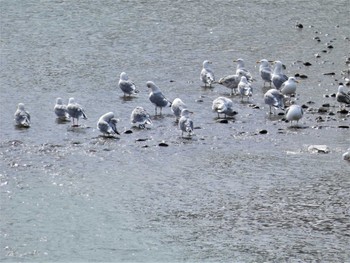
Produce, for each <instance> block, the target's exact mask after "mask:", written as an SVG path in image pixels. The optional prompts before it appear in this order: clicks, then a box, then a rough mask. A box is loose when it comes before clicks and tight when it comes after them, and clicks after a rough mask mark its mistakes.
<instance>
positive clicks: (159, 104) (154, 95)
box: [146, 81, 171, 115]
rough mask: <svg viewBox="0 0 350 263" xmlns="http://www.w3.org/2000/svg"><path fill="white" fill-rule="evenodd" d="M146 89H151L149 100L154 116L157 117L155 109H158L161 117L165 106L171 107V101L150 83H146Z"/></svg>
mask: <svg viewBox="0 0 350 263" xmlns="http://www.w3.org/2000/svg"><path fill="white" fill-rule="evenodd" d="M146 85H147V87H148V88H149V89H151V92H150V94H149V97H148V98H149V100H150V101H151V102H152V103H153V104H154V106H155V115H157V108H160V115H162V108H163V107H166V106H169V107H170V106H171V101H170V100H168V99H167V98H165V96H164V95H163V93H162V92H161V91H160V89H159V88H158V87H157V86H156V84H154V82H152V81H147V84H146Z"/></svg>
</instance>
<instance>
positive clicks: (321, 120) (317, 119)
mask: <svg viewBox="0 0 350 263" xmlns="http://www.w3.org/2000/svg"><path fill="white" fill-rule="evenodd" d="M315 120H316V122H324V119H323V118H322V117H321V116H318V117H317V118H316V119H315Z"/></svg>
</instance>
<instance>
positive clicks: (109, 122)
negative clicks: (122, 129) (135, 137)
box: [97, 112, 120, 135]
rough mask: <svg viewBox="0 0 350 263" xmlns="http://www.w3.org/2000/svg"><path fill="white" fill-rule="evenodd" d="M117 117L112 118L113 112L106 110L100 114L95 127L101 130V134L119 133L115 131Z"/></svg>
mask: <svg viewBox="0 0 350 263" xmlns="http://www.w3.org/2000/svg"><path fill="white" fill-rule="evenodd" d="M118 121H119V120H118V119H116V118H114V113H113V112H107V113H106V114H104V115H102V116H101V117H100V119H99V120H98V122H97V129H99V131H100V132H102V134H103V135H112V134H118V135H120V133H119V132H118V131H117V123H118Z"/></svg>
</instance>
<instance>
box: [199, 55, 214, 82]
mask: <svg viewBox="0 0 350 263" xmlns="http://www.w3.org/2000/svg"><path fill="white" fill-rule="evenodd" d="M210 64H212V62H211V61H209V60H204V62H203V68H202V71H201V74H200V80H201V81H202V82H203V83H204V85H205V87H206V86H207V85H208V86H209V87H211V84H213V83H214V82H215V76H214V71H213V70H212V69H211V67H210Z"/></svg>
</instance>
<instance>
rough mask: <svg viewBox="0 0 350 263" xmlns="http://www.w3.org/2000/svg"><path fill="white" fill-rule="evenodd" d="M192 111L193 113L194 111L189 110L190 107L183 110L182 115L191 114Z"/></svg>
mask: <svg viewBox="0 0 350 263" xmlns="http://www.w3.org/2000/svg"><path fill="white" fill-rule="evenodd" d="M191 113H193V112H192V111H189V110H188V109H183V110H182V111H181V116H186V117H187V116H189V115H190V114H191Z"/></svg>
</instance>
